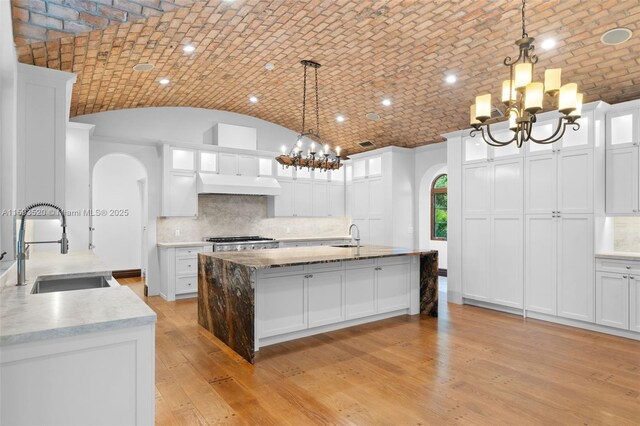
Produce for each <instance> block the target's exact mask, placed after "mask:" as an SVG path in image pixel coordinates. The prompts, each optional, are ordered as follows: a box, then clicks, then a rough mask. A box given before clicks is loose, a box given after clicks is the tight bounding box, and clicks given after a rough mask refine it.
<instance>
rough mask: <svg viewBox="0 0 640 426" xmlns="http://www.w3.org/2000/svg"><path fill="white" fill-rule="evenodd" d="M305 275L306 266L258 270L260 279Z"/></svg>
mask: <svg viewBox="0 0 640 426" xmlns="http://www.w3.org/2000/svg"><path fill="white" fill-rule="evenodd" d="M302 273H304V265H296V266H285V267H282V268H279V267H277V268H267V269H258V277H279V276H286V275H297V274H302Z"/></svg>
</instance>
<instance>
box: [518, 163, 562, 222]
mask: <svg viewBox="0 0 640 426" xmlns="http://www.w3.org/2000/svg"><path fill="white" fill-rule="evenodd" d="M525 164H526V166H525V191H524V196H525V209H526V212H527V213H528V214H542V213H551V212H553V211H555V210H556V205H557V202H556V187H557V183H556V155H555V153H550V154H544V155H537V156H534V157H527V160H526V163H525Z"/></svg>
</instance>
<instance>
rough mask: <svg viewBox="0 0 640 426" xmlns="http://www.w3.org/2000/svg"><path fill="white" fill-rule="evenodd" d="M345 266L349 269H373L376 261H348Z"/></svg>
mask: <svg viewBox="0 0 640 426" xmlns="http://www.w3.org/2000/svg"><path fill="white" fill-rule="evenodd" d="M344 264H345V266H346V267H347V269H356V268H371V267H374V266H376V259H363V260H347V261H345V262H344Z"/></svg>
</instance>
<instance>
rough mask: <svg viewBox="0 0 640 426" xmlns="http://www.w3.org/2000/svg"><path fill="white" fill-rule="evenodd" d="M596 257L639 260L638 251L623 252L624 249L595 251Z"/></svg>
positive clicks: (639, 254)
mask: <svg viewBox="0 0 640 426" xmlns="http://www.w3.org/2000/svg"><path fill="white" fill-rule="evenodd" d="M596 257H599V258H601V259H620V260H640V253H633V252H625V251H610V252H602V253H596Z"/></svg>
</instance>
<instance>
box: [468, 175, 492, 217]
mask: <svg viewBox="0 0 640 426" xmlns="http://www.w3.org/2000/svg"><path fill="white" fill-rule="evenodd" d="M490 176H491V166H490V165H489V164H488V163H479V164H472V165H467V166H464V167H463V168H462V180H463V188H464V191H463V199H462V209H463V211H464V213H465V214H470V215H471V214H487V213H490V211H491V181H490Z"/></svg>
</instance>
